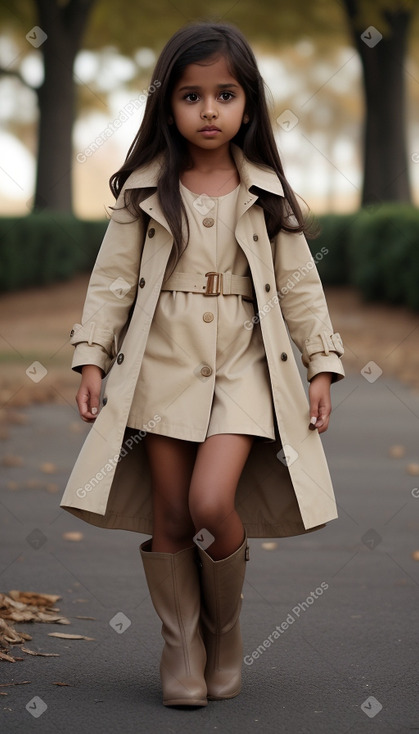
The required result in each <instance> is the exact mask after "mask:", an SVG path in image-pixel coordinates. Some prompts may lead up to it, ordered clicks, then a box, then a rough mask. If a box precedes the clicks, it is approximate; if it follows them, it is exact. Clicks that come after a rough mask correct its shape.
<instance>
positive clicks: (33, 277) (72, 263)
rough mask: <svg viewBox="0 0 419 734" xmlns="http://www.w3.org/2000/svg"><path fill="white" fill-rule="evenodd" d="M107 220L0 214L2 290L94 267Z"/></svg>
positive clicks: (0, 285) (52, 281)
mask: <svg viewBox="0 0 419 734" xmlns="http://www.w3.org/2000/svg"><path fill="white" fill-rule="evenodd" d="M106 226H107V222H106V221H97V222H95V221H85V220H81V219H77V218H76V217H73V216H71V215H68V214H62V213H57V212H48V211H45V210H44V211H42V212H40V213H37V214H29V215H28V216H26V217H0V291H3V292H4V291H11V290H18V289H19V288H26V287H29V286H34V285H44V284H46V283H54V282H56V281H59V280H66V279H68V278H71V277H72V276H73V275H74V274H75V273H78V272H81V271H89V270H91V268H92V266H93V263H94V261H95V259H96V255H97V252H98V250H99V247H100V243H101V241H102V238H103V235H104V232H105V229H106Z"/></svg>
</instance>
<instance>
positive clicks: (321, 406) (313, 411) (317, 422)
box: [308, 372, 332, 433]
mask: <svg viewBox="0 0 419 734" xmlns="http://www.w3.org/2000/svg"><path fill="white" fill-rule="evenodd" d="M331 382H332V373H331V372H319V374H318V375H316V376H315V377H313V379H312V380H311V382H310V387H309V390H308V394H309V399H310V424H309V428H310V430H311V431H314V430H315V429H316V428H317V429H318V431H319V433H324V431H327V429H328V427H329V417H330V413H331V412H332V402H331V400H330V383H331Z"/></svg>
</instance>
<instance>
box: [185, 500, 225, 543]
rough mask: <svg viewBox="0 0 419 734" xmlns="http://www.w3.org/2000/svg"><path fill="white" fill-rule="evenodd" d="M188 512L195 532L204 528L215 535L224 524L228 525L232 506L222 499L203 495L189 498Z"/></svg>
mask: <svg viewBox="0 0 419 734" xmlns="http://www.w3.org/2000/svg"><path fill="white" fill-rule="evenodd" d="M189 512H190V515H191V518H192V522H193V524H194V526H195V530H196V531H198V530H200V529H201V528H206V529H207V530H209V531H210V532H211V533H213V534H214V535H215V534H216V533H217V532H219V531H220V529H222V527H223V524H224V523H228V518H229V517H230V516H231V513H232V512H234V506H231V505H230V503H229V502H226V501H225V499H224V498H223V497H211V496H210V495H205V493H203V494H202V495H201V494H200V495H198V496H196V495H192V497H190V500H189Z"/></svg>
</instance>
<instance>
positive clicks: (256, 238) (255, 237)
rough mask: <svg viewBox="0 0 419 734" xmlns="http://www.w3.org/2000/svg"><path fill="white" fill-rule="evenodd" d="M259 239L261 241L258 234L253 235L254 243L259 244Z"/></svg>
mask: <svg viewBox="0 0 419 734" xmlns="http://www.w3.org/2000/svg"><path fill="white" fill-rule="evenodd" d="M258 239H259V237H258V236H257V234H254V235H253V241H254V242H257V241H258Z"/></svg>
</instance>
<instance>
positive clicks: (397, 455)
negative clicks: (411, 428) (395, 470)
mask: <svg viewBox="0 0 419 734" xmlns="http://www.w3.org/2000/svg"><path fill="white" fill-rule="evenodd" d="M388 455H389V456H391V458H392V459H401V458H402V457H403V456H405V455H406V446H402V445H400V444H394V446H390V448H389V450H388Z"/></svg>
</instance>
